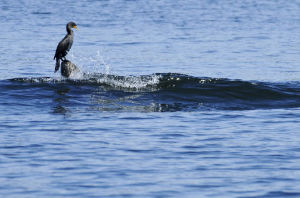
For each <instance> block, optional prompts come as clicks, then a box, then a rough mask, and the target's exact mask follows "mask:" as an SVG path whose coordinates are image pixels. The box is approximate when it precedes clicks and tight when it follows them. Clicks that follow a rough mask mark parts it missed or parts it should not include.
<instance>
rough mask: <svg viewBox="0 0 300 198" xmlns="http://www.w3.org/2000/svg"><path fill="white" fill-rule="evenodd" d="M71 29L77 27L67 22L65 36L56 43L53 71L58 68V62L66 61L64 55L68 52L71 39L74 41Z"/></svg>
mask: <svg viewBox="0 0 300 198" xmlns="http://www.w3.org/2000/svg"><path fill="white" fill-rule="evenodd" d="M72 28H75V29H78V28H77V25H76V24H75V23H74V22H69V23H68V24H67V26H66V29H67V35H66V36H65V37H64V38H63V39H62V40H61V41H60V42H59V43H58V45H57V48H56V52H55V55H54V58H53V59H56V65H55V71H54V72H57V70H58V69H59V67H60V60H62V61H63V60H66V57H65V56H66V55H67V54H68V52H69V51H70V49H71V47H72V44H73V39H74V33H73V30H72Z"/></svg>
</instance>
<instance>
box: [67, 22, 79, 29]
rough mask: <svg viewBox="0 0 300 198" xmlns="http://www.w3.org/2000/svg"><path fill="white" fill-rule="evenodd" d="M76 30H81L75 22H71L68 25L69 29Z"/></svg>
mask: <svg viewBox="0 0 300 198" xmlns="http://www.w3.org/2000/svg"><path fill="white" fill-rule="evenodd" d="M68 27H69V28H70V29H71V28H75V29H77V30H79V29H78V28H77V25H76V23H74V22H69V23H68V24H67V28H68Z"/></svg>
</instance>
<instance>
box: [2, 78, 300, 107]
mask: <svg viewBox="0 0 300 198" xmlns="http://www.w3.org/2000/svg"><path fill="white" fill-rule="evenodd" d="M0 89H2V90H1V91H3V92H6V93H9V94H8V95H7V96H6V97H10V100H16V99H18V96H19V95H18V94H16V93H15V92H14V90H16V89H17V90H18V91H17V93H19V94H20V95H22V98H23V97H24V95H25V96H26V94H29V93H30V97H29V98H31V99H33V98H34V99H35V100H36V98H37V97H39V99H40V100H42V99H43V97H46V98H47V99H49V97H50V98H51V96H53V97H54V98H55V97H65V98H67V99H68V101H69V102H67V103H66V105H65V106H66V107H68V106H69V107H71V106H72V107H74V106H76V105H81V106H82V105H84V106H86V107H88V109H90V110H100V111H141V112H144V111H146V112H149V111H150V112H153V111H164V112H165V111H199V110H214V109H221V110H250V109H278V108H297V107H300V83H299V82H285V83H271V82H257V81H253V82H252V81H242V80H231V79H225V78H209V77H194V76H189V75H184V74H178V73H156V74H152V75H144V76H118V75H105V74H82V75H81V76H80V77H78V78H74V79H65V78H51V77H36V78H35V77H33V78H14V79H10V80H4V81H0ZM3 89H5V90H3ZM33 90H34V92H35V93H36V94H34V93H33ZM49 92H50V93H51V92H52V95H50V96H49V95H48V94H49ZM53 93H54V94H53ZM62 93H63V94H62ZM56 95H58V96H56ZM72 98H73V99H74V100H72ZM75 98H76V100H75ZM7 99H9V98H7ZM70 101H71V102H70Z"/></svg>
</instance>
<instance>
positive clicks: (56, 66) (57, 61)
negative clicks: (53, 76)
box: [54, 58, 60, 72]
mask: <svg viewBox="0 0 300 198" xmlns="http://www.w3.org/2000/svg"><path fill="white" fill-rule="evenodd" d="M59 67H60V59H59V58H56V65H55V71H54V72H57V71H58V70H59Z"/></svg>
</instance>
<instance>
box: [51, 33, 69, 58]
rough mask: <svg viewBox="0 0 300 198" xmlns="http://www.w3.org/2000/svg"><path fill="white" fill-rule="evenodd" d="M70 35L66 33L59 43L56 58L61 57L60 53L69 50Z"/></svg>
mask: <svg viewBox="0 0 300 198" xmlns="http://www.w3.org/2000/svg"><path fill="white" fill-rule="evenodd" d="M68 47H69V44H68V36H67V35H66V36H65V37H64V38H63V39H62V40H61V41H60V42H59V43H58V45H57V48H56V52H55V55H54V59H55V58H60V57H59V55H60V54H62V53H64V52H66V51H67V50H68Z"/></svg>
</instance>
